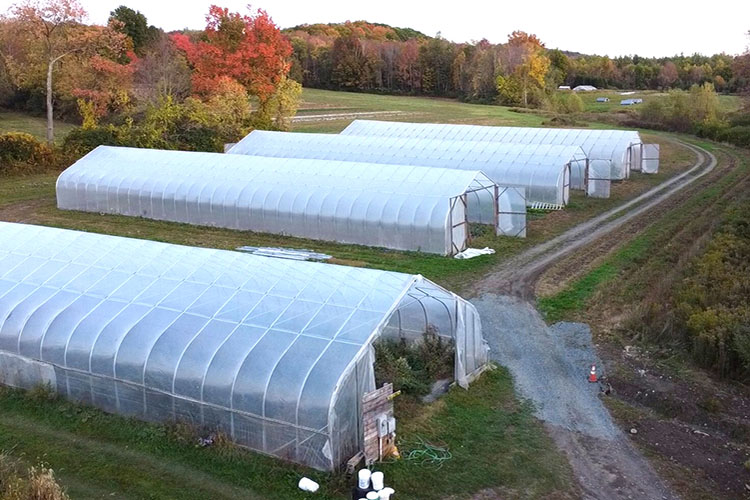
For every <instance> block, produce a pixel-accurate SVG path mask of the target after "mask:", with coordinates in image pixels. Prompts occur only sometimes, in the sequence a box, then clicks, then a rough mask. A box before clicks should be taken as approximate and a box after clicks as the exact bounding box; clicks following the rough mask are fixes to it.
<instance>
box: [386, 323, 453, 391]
mask: <svg viewBox="0 0 750 500" xmlns="http://www.w3.org/2000/svg"><path fill="white" fill-rule="evenodd" d="M454 363H455V357H454V348H453V344H452V342H451V341H449V340H446V339H444V338H443V337H441V336H440V335H438V332H437V330H436V329H435V327H434V326H432V325H428V326H427V328H426V329H425V331H424V333H423V334H422V338H421V339H419V340H418V341H417V342H407V341H406V340H404V339H401V340H390V339H389V340H381V341H379V342H377V343H376V344H375V381H376V383H377V384H378V385H382V384H383V383H385V382H391V383H392V384H393V388H394V390H397V391H404V392H405V393H408V394H413V395H416V396H420V395H423V394H427V393H428V392H429V391H430V387H431V385H432V383H433V382H435V381H436V380H440V379H445V378H450V377H452V376H453V370H454Z"/></svg>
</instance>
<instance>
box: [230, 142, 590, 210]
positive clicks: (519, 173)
mask: <svg viewBox="0 0 750 500" xmlns="http://www.w3.org/2000/svg"><path fill="white" fill-rule="evenodd" d="M228 152H229V153H230V154H246V155H256V156H270V157H276V158H314V159H328V160H345V161H366V162H369V163H383V164H388V165H420V166H425V167H438V168H451V169H459V170H481V171H482V172H483V173H485V174H486V175H487V176H488V177H489V178H490V179H492V180H493V181H494V182H495V183H497V184H498V185H500V186H513V187H517V188H522V189H524V190H525V191H526V203H527V204H528V205H531V204H533V203H552V204H557V205H565V204H567V202H568V198H569V189H570V188H571V187H573V188H575V189H584V188H585V179H586V178H587V174H588V160H587V158H586V155H585V154H584V152H583V151H582V150H581V149H580V148H578V147H575V146H550V145H546V144H545V145H518V144H501V143H491V142H469V141H447V140H438V139H421V138H386V137H363V136H353V135H352V136H346V135H334V134H295V133H290V132H268V131H264V130H255V131H253V132H251V133H250V134H248V135H247V136H246V137H245V138H243V139H242V140H241V141H240V142H239V143H237V144H236V145H235V146H234V147H233V148H232V149H230V150H229V151H228ZM591 194H592V195H594V196H596V193H591Z"/></svg>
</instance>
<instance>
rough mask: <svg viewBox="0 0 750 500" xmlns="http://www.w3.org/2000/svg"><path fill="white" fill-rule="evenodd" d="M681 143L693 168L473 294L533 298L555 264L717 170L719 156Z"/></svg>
mask: <svg viewBox="0 0 750 500" xmlns="http://www.w3.org/2000/svg"><path fill="white" fill-rule="evenodd" d="M680 144H682V145H683V146H684V147H686V148H688V149H690V150H692V151H693V152H694V153H695V154H696V162H695V164H694V165H693V167H691V168H690V169H688V170H686V171H685V172H683V173H682V174H680V175H677V176H675V177H672V178H671V179H669V180H667V181H666V182H663V183H662V184H659V185H658V186H656V187H654V188H652V189H650V190H649V191H647V192H645V193H643V194H641V195H640V196H637V197H636V198H633V199H632V200H630V201H628V202H626V203H623V204H622V205H620V206H618V207H615V208H613V209H611V210H608V211H606V212H604V213H603V214H601V215H599V216H597V217H594V218H593V219H591V220H589V221H587V222H585V223H583V224H579V225H578V226H576V227H574V228H572V229H569V230H568V231H566V232H564V233H563V234H561V235H559V236H557V237H555V238H553V239H551V240H549V241H546V242H544V243H542V244H540V245H537V246H535V247H532V248H530V249H529V250H527V251H525V252H523V253H521V254H520V255H518V256H516V257H513V258H512V259H509V260H507V261H505V262H503V263H502V264H500V265H499V266H498V267H497V268H495V269H494V270H493V271H491V272H490V273H489V274H488V275H487V276H485V277H484V278H482V279H481V280H480V281H478V282H477V283H476V284H475V285H474V287H473V290H474V292H473V295H476V296H478V295H481V294H483V293H499V294H507V295H515V296H519V297H521V298H524V299H526V300H533V299H534V284H535V283H536V280H537V278H538V277H539V275H540V274H541V273H542V272H543V271H545V270H546V269H547V268H548V267H550V266H551V265H552V264H553V263H555V262H556V261H558V260H559V259H560V258H562V257H564V256H565V255H567V254H569V253H571V252H573V251H574V250H577V249H579V248H582V247H584V246H585V245H588V244H589V243H591V242H593V241H595V240H598V239H599V238H601V237H602V236H605V235H607V234H609V233H611V232H612V231H614V230H615V229H618V228H619V227H621V226H623V225H624V224H625V223H627V222H628V221H630V220H632V219H634V218H635V217H638V216H639V215H642V214H647V213H648V211H649V210H651V209H653V208H654V207H656V206H658V205H660V204H662V203H664V202H666V201H667V200H669V198H670V197H671V196H672V195H674V194H675V193H677V192H679V191H681V190H682V189H684V188H685V187H687V186H689V185H690V184H692V183H693V182H695V181H696V180H698V179H700V178H701V177H703V176H704V175H706V174H708V173H709V172H711V171H712V170H713V169H714V167H715V166H716V157H715V156H714V155H713V154H711V153H709V152H708V151H705V150H703V149H700V148H698V147H695V146H692V145H689V144H686V143H682V142H681V143H680Z"/></svg>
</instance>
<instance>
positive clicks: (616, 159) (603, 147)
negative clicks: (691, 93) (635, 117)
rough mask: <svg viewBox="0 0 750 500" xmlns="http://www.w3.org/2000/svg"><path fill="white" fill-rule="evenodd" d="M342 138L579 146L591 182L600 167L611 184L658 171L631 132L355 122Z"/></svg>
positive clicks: (650, 149)
mask: <svg viewBox="0 0 750 500" xmlns="http://www.w3.org/2000/svg"><path fill="white" fill-rule="evenodd" d="M341 134H342V135H363V136H373V137H375V136H376V137H400V138H422V139H444V140H452V141H455V140H457V141H489V142H506V143H515V144H560V145H572V146H579V147H580V148H581V149H583V151H584V153H585V154H586V156H587V157H588V159H589V162H590V165H589V172H590V177H593V178H600V177H601V178H604V177H605V176H606V172H600V171H599V170H601V165H603V164H606V163H608V164H609V166H610V175H609V176H608V177H606V178H608V179H612V180H621V179H626V178H627V177H628V176H629V175H630V170H636V171H643V172H644V173H656V172H658V169H659V157H658V145H654V144H643V141H642V140H641V137H640V134H639V133H638V132H636V131H630V130H584V129H564V128H532V127H490V126H484V125H458V124H439V123H406V122H382V121H374V120H354V121H353V122H352V123H351V124H350V125H349V126H348V127H347V128H345V129H344V130H343V131H342V132H341ZM654 146H655V147H654Z"/></svg>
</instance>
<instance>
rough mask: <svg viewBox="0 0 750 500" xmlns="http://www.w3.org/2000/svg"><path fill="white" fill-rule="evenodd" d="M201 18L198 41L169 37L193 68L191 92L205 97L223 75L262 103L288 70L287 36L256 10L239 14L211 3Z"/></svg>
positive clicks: (290, 48)
mask: <svg viewBox="0 0 750 500" xmlns="http://www.w3.org/2000/svg"><path fill="white" fill-rule="evenodd" d="M248 8H249V7H248ZM206 22H207V25H206V29H205V30H204V32H203V33H202V35H201V36H200V38H199V39H198V40H192V39H191V38H190V37H188V36H187V35H184V34H181V33H177V34H174V35H172V40H173V41H174V43H175V45H176V46H177V48H178V49H180V50H182V51H183V52H184V53H185V56H186V58H187V60H188V62H189V63H190V65H191V66H192V67H193V77H192V83H193V91H194V92H195V93H196V94H197V95H199V96H201V97H203V98H209V97H210V96H211V95H213V94H214V93H215V92H216V90H217V89H218V88H219V87H220V86H221V85H222V82H225V80H226V78H227V77H228V78H231V79H233V80H235V81H237V82H238V83H240V84H241V85H242V86H243V87H245V88H246V89H247V91H248V92H249V93H250V94H251V95H254V96H257V97H258V100H259V101H260V104H261V107H263V106H264V105H265V104H266V103H267V102H268V101H269V99H271V98H272V96H273V95H274V93H275V92H276V90H277V87H278V85H279V83H280V82H282V81H283V79H284V77H285V76H286V74H287V73H288V72H289V68H290V66H291V64H290V56H291V54H292V46H291V44H290V43H289V41H288V40H287V38H286V37H285V36H284V35H283V34H282V33H281V30H279V28H278V26H276V25H275V24H274V23H273V21H272V20H271V18H270V17H269V16H268V14H267V13H266V12H265V11H263V10H260V9H258V10H257V11H255V12H254V13H251V14H250V15H241V14H239V13H235V12H229V10H228V9H226V8H222V7H218V6H216V5H212V6H211V8H210V9H209V13H208V16H206Z"/></svg>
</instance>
